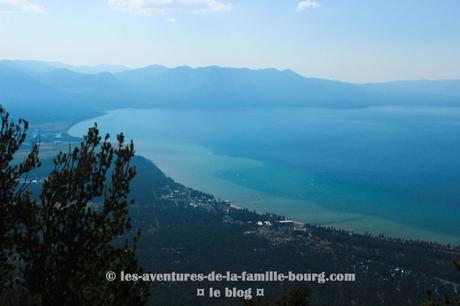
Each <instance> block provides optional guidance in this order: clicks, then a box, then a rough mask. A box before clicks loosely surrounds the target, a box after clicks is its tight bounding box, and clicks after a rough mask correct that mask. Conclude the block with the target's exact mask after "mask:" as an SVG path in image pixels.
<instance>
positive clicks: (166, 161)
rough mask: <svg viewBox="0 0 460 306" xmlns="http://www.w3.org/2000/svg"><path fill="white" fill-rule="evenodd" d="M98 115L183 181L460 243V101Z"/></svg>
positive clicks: (291, 212) (251, 204) (351, 225)
mask: <svg viewBox="0 0 460 306" xmlns="http://www.w3.org/2000/svg"><path fill="white" fill-rule="evenodd" d="M95 121H97V122H98V124H99V126H100V127H101V129H102V130H103V131H104V132H109V133H110V134H115V133H117V132H119V131H124V132H125V134H126V135H127V137H128V138H132V139H134V141H135V144H136V148H137V152H138V153H139V154H141V155H144V156H146V157H148V158H151V159H152V160H153V161H154V162H155V163H156V164H157V165H158V166H159V167H160V168H161V169H162V170H163V171H165V172H166V173H167V174H168V175H171V176H172V177H173V178H175V179H176V180H178V181H179V182H181V183H184V184H186V185H189V186H192V187H195V188H198V189H201V190H203V191H207V192H210V193H212V194H214V195H216V196H218V197H222V198H225V199H229V200H232V201H234V202H235V203H236V205H239V206H244V207H248V208H254V209H257V210H260V211H270V212H275V213H280V214H284V215H286V216H289V217H292V218H294V219H297V220H300V221H305V222H311V223H318V224H331V225H334V226H337V227H341V228H345V229H352V230H356V231H359V232H364V231H369V232H372V233H376V234H377V233H384V234H388V235H392V236H400V237H409V238H416V239H426V240H434V241H440V242H454V243H460V226H459V225H458V224H457V223H458V221H457V219H458V216H459V212H460V196H459V194H460V192H458V190H460V188H459V186H460V133H459V131H460V129H459V128H460V109H456V108H450V109H442V108H372V109H360V110H328V109H308V108H296V109H293V108H289V109H251V110H241V109H240V110H226V111H224V110H215V111H197V110H187V111H184V110H181V111H179V110H165V109H150V110H133V109H123V110H116V111H112V112H110V113H108V114H107V115H105V116H102V117H99V118H96V119H92V120H88V121H85V122H81V123H79V124H77V125H75V126H74V127H72V128H71V129H70V131H69V132H70V134H72V135H75V136H77V135H82V134H83V133H84V132H85V131H86V129H87V128H88V127H89V126H90V125H91V124H92V123H93V122H95Z"/></svg>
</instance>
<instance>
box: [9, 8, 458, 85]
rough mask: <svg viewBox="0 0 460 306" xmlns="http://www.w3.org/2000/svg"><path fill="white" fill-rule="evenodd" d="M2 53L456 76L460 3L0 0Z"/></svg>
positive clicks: (372, 77)
mask: <svg viewBox="0 0 460 306" xmlns="http://www.w3.org/2000/svg"><path fill="white" fill-rule="evenodd" d="M0 58H3V59H37V60H48V61H61V62H65V63H67V64H85V65H94V64H123V65H128V66H133V67H138V66H145V65H150V64H162V65H166V66H180V65H189V66H207V65H219V66H232V67H250V68H261V67H275V68H280V69H285V68H289V69H293V70H295V71H297V72H299V73H301V74H302V75H305V76H314V77H322V78H329V79H339V80H345V81H352V82H373V81H385V80H397V79H421V78H428V79H446V78H460V1H459V0H314V1H313V0H304V1H300V0H109V1H107V0H78V1H77V0H0Z"/></svg>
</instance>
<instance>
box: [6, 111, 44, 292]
mask: <svg viewBox="0 0 460 306" xmlns="http://www.w3.org/2000/svg"><path fill="white" fill-rule="evenodd" d="M0 120H1V131H0V289H2V290H4V289H6V288H7V287H9V286H11V284H12V280H13V278H12V277H13V275H12V272H13V270H14V261H15V259H17V253H16V252H15V248H14V245H15V243H16V241H15V237H16V235H15V232H16V231H17V230H18V227H17V219H16V217H17V216H20V215H22V214H23V213H24V210H23V208H25V207H27V206H28V205H30V203H31V199H30V194H29V193H27V192H25V190H26V188H27V183H26V182H24V183H23V184H20V181H19V178H20V177H23V176H27V173H29V171H31V170H32V169H34V168H35V167H38V166H39V165H40V162H39V160H38V151H39V147H38V145H37V144H34V145H33V146H32V148H31V150H30V152H29V153H28V154H26V155H25V157H24V158H23V160H22V161H21V162H20V163H13V159H14V156H15V153H16V152H17V151H18V150H19V148H20V147H21V145H22V144H23V143H24V141H25V140H26V131H27V128H28V126H29V124H28V122H27V121H25V120H22V119H21V120H19V121H18V123H14V122H11V121H10V116H9V114H8V113H7V112H6V111H5V110H4V109H3V108H2V107H1V106H0Z"/></svg>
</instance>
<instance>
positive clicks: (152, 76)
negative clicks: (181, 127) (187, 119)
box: [0, 60, 460, 123]
mask: <svg viewBox="0 0 460 306" xmlns="http://www.w3.org/2000/svg"><path fill="white" fill-rule="evenodd" d="M0 104H1V105H3V106H6V107H7V108H8V110H9V111H10V112H12V113H13V114H14V113H18V114H20V115H21V116H24V117H27V118H29V119H30V120H31V121H32V122H33V123H40V122H50V121H64V120H65V121H68V120H72V121H73V120H79V119H81V118H87V117H89V116H94V115H97V114H100V113H101V112H104V111H106V110H109V109H115V108H127V107H143V108H148V107H174V108H177V107H179V108H230V107H240V108H241V107H243V108H244V107H294V106H295V107H299V106H301V107H328V108H356V107H369V106H382V105H388V106H392V105H407V106H413V105H417V106H421V105H422V106H440V107H448V106H460V80H415V81H397V82H387V83H369V84H354V83H346V82H340V81H333V80H325V79H318V78H306V77H303V76H301V75H299V74H297V73H295V72H293V71H291V70H277V69H259V70H251V69H246V68H222V67H217V66H210V67H201V68H191V67H187V66H181V67H176V68H167V67H164V66H159V65H152V66H147V67H144V68H138V69H132V68H128V67H124V66H110V65H99V66H94V67H90V66H71V65H66V64H62V63H56V62H40V61H6V60H4V61H0Z"/></svg>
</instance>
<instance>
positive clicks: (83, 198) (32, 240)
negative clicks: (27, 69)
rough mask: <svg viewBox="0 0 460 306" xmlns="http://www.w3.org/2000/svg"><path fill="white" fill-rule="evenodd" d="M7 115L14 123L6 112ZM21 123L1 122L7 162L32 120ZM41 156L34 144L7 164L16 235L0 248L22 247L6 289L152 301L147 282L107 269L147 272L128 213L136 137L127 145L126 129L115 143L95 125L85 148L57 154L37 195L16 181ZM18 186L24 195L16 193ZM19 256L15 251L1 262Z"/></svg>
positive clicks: (40, 296)
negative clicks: (119, 277)
mask: <svg viewBox="0 0 460 306" xmlns="http://www.w3.org/2000/svg"><path fill="white" fill-rule="evenodd" d="M3 114H5V115H3ZM3 118H4V120H3V121H4V122H5V123H4V125H5V126H8V115H7V114H6V113H4V112H3V111H2V119H3ZM20 124H22V125H20ZM20 124H19V125H16V128H14V127H15V126H14V125H12V127H11V128H9V129H10V130H12V131H13V132H8V131H9V129H7V128H5V130H6V132H3V130H4V129H3V128H2V149H1V153H2V154H1V160H2V162H3V160H6V161H7V162H8V161H9V162H11V161H12V159H13V156H14V155H15V153H16V151H17V150H18V149H19V147H20V145H21V144H22V142H24V140H25V137H26V136H25V135H26V131H27V124H26V123H24V121H20ZM10 125H11V124H10ZM16 130H17V132H14V131H16ZM16 135H18V136H16ZM16 138H18V140H15V139H16ZM4 144H7V145H8V146H9V147H4ZM37 155H38V147H37V146H34V147H33V149H32V152H31V153H29V155H28V156H27V158H26V160H25V162H24V164H20V165H19V166H16V168H12V169H13V170H8V169H9V168H7V167H4V166H3V165H4V164H5V165H6V166H8V164H7V162H3V163H2V181H1V191H2V193H1V198H2V206H5V207H6V209H8V211H10V210H11V213H9V217H8V218H9V219H7V220H5V221H4V220H2V227H6V226H10V227H11V225H9V224H10V223H11V224H12V223H15V224H16V226H14V227H13V229H11V230H9V231H8V232H12V233H14V234H12V235H11V236H12V237H14V239H9V240H4V239H2V241H3V242H4V243H5V244H6V245H2V248H1V250H2V252H4V251H7V250H13V251H14V252H13V253H14V254H17V256H16V258H15V261H14V264H15V265H10V270H11V271H13V268H16V271H15V273H16V275H17V284H16V285H15V286H14V288H13V289H11V290H9V291H8V292H6V293H4V295H5V294H6V295H12V296H14V297H15V299H17V300H21V298H23V297H24V296H26V297H27V301H28V303H29V304H32V305H46V306H47V305H144V304H146V303H147V298H148V292H149V288H148V284H146V283H142V282H139V283H136V282H119V281H114V282H108V281H107V280H106V278H105V274H106V272H108V271H114V272H116V273H117V274H118V273H119V272H120V271H122V270H126V271H129V272H131V273H134V272H141V271H140V268H139V265H138V263H137V259H136V247H137V242H138V240H139V235H140V233H139V232H137V233H133V230H132V225H131V220H130V219H129V217H128V205H129V204H130V200H129V199H128V194H129V191H130V182H131V180H132V179H133V177H134V176H135V174H136V171H135V168H134V167H133V166H132V165H131V160H132V158H133V157H134V146H133V144H132V143H129V144H125V143H124V137H123V135H122V134H120V135H118V137H117V145H112V144H111V143H110V142H109V137H108V136H106V137H105V138H102V137H101V136H100V135H99V131H98V129H97V127H94V128H91V129H90V130H89V131H88V134H87V135H86V136H85V137H84V141H82V142H81V143H80V145H79V146H78V147H75V148H73V149H72V148H69V151H68V152H67V153H63V152H60V153H59V154H58V156H57V157H56V158H55V159H54V168H53V170H52V172H51V173H50V174H49V176H48V178H46V179H45V181H44V183H43V187H42V190H41V192H40V196H39V200H38V201H37V202H35V201H34V200H32V198H31V196H30V195H29V194H28V193H24V192H23V188H17V184H18V183H17V180H18V178H19V176H20V175H22V174H24V173H26V172H27V171H29V170H31V168H32V167H34V166H37V165H38V160H37ZM10 172H11V173H10ZM18 192H19V194H22V196H20V197H13V196H11V194H17V193H18ZM16 207H20V209H19V208H18V209H15V208H16ZM2 208H3V207H2ZM13 209H15V210H13ZM5 241H6V242H5ZM12 258H13V257H12V256H11V252H10V253H9V254H5V255H4V257H3V258H2V259H3V260H2V262H6V263H8V262H11V261H12ZM4 259H7V261H5V260H4ZM10 275H11V274H10ZM18 296H19V297H18ZM0 301H1V298H0ZM21 304H23V303H22V302H21Z"/></svg>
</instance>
